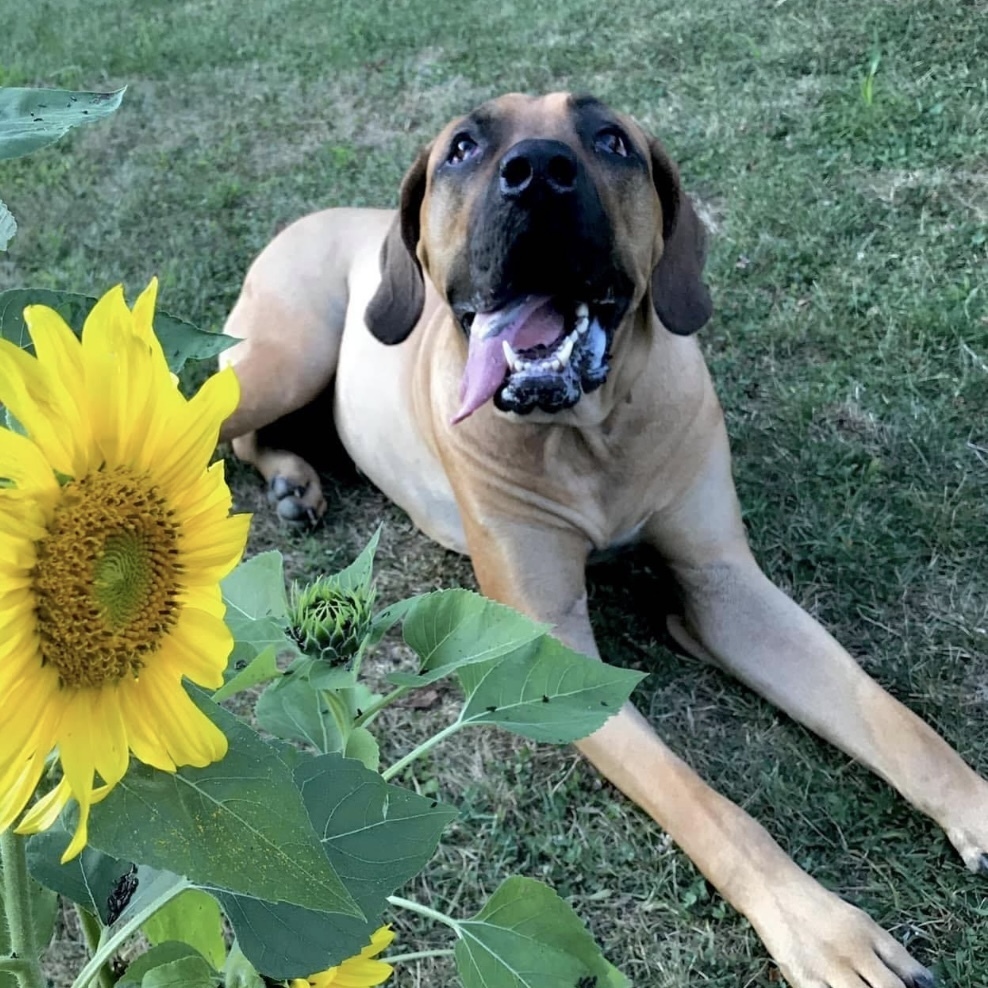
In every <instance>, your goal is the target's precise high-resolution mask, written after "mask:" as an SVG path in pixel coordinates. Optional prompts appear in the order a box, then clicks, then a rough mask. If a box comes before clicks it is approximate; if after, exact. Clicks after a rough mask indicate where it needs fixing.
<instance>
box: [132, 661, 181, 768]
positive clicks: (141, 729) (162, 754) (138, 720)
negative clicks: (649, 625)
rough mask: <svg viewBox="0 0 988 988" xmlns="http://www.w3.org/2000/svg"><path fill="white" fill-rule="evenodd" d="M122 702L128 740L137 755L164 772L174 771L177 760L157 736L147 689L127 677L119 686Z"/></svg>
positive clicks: (136, 756) (141, 759) (135, 755)
mask: <svg viewBox="0 0 988 988" xmlns="http://www.w3.org/2000/svg"><path fill="white" fill-rule="evenodd" d="M119 689H120V695H121V703H122V704H123V707H124V709H125V710H126V711H127V742H128V744H129V745H130V750H131V751H132V752H133V753H134V757H135V758H136V759H137V760H138V761H141V762H144V764H145V765H150V766H151V767H152V768H156V769H158V770H159V771H161V772H174V771H175V762H174V760H173V759H172V757H171V756H170V755H169V754H168V750H167V748H166V747H165V745H164V742H163V741H162V740H161V738H160V737H159V735H158V732H157V728H156V725H155V724H154V721H153V719H152V717H153V716H154V715H153V713H152V711H151V709H150V708H149V707H148V705H147V703H146V702H145V699H146V692H147V691H146V689H144V687H143V686H142V684H141V682H140V681H139V680H136V679H125V680H123V681H122V682H121V683H120V686H119Z"/></svg>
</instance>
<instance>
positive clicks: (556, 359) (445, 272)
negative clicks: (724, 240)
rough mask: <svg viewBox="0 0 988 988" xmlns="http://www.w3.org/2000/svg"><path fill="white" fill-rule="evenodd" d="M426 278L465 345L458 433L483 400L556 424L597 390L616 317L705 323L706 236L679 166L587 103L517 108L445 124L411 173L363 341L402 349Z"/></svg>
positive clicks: (615, 336)
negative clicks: (559, 414)
mask: <svg viewBox="0 0 988 988" xmlns="http://www.w3.org/2000/svg"><path fill="white" fill-rule="evenodd" d="M423 269H424V270H425V271H426V272H427V273H428V275H429V277H430V279H431V280H432V282H433V284H434V285H435V287H436V289H437V290H438V291H439V293H440V294H441V295H442V296H443V297H444V298H445V300H446V302H447V303H448V304H449V306H450V308H451V309H452V312H453V314H454V316H455V317H456V321H457V323H458V324H459V326H460V327H461V329H462V331H463V333H464V334H465V336H466V337H467V339H468V341H469V345H468V351H467V360H466V366H465V369H464V373H463V380H462V388H461V400H462V405H461V407H460V410H459V412H458V413H457V416H456V419H455V420H456V421H459V420H460V419H463V418H466V416H467V415H470V414H471V413H472V412H474V411H475V410H476V409H477V408H479V407H480V406H481V405H482V404H484V402H486V401H487V400H489V399H490V398H493V399H494V402H495V404H496V406H497V407H498V408H500V409H502V410H503V411H512V412H519V413H525V412H529V411H531V410H533V409H536V408H539V409H542V410H543V411H547V412H556V411H559V410H561V409H564V408H570V407H571V406H573V405H575V404H576V403H577V402H578V401H579V400H580V398H581V396H582V395H583V394H584V393H587V392H590V391H593V390H594V389H596V388H598V387H600V385H601V384H603V383H604V381H605V380H606V378H607V375H608V372H609V370H610V364H611V361H612V352H618V348H621V347H623V346H625V345H628V344H626V342H625V341H624V340H623V339H622V335H623V334H625V333H630V332H631V330H630V329H627V330H625V329H623V326H624V325H625V324H629V325H630V324H631V323H633V322H634V321H633V320H629V319H628V318H627V317H629V315H631V314H633V313H634V312H637V311H638V310H639V309H640V308H641V307H642V306H647V305H650V306H652V307H653V308H654V310H655V312H656V313H657V315H658V317H659V319H660V320H661V322H662V324H663V325H664V326H665V327H666V329H668V330H670V331H671V332H673V333H678V334H681V335H686V334H689V333H693V332H696V330H698V329H699V328H700V327H701V326H702V325H703V324H704V323H705V322H706V321H707V320H708V319H709V318H710V312H711V303H710V295H709V293H708V291H707V288H706V286H705V285H704V284H703V282H702V280H701V277H702V270H703V231H702V226H701V224H700V222H699V220H698V219H697V217H696V215H695V214H694V212H693V209H692V206H691V205H690V202H689V199H688V198H687V197H686V195H685V194H684V192H683V190H682V188H681V186H680V183H679V175H678V173H677V170H676V167H675V165H674V164H673V163H672V162H671V161H670V159H669V158H668V156H667V155H666V153H665V151H664V150H663V149H662V147H661V145H660V144H659V143H658V141H656V140H655V139H654V138H652V137H649V136H648V135H647V134H645V133H644V131H642V129H641V128H640V127H639V126H638V125H637V124H636V123H635V122H634V121H632V120H631V119H630V118H628V117H626V116H623V115H622V114H619V113H615V112H614V111H613V110H611V109H610V108H608V107H607V106H605V105H604V104H603V103H601V102H600V101H599V100H596V99H593V98H592V97H585V96H572V95H568V94H563V93H554V94H551V95H549V96H545V97H539V98H536V97H529V96H522V95H518V94H512V95H508V96H502V97H500V98H499V99H496V100H492V101H491V102H488V103H484V104H483V105H482V106H480V107H478V108H477V109H476V110H474V111H473V112H472V113H470V114H469V115H468V116H466V117H463V118H462V119H458V120H454V121H453V122H452V123H450V124H448V125H447V126H446V127H445V128H444V129H443V131H442V132H441V133H440V134H439V136H438V137H437V138H436V140H435V141H433V143H432V144H431V145H430V146H429V147H428V148H426V149H425V150H424V151H423V152H422V154H421V155H420V156H419V158H418V159H417V160H416V162H415V163H414V164H413V165H412V167H411V169H410V170H409V172H408V174H407V175H406V176H405V180H404V182H403V183H402V188H401V203H400V208H399V212H398V216H397V217H396V220H395V224H394V226H393V228H392V230H391V232H390V233H389V235H388V237H387V240H386V241H385V244H384V246H383V248H382V252H381V274H382V281H381V286H380V288H379V289H378V291H377V294H376V295H375V296H374V298H373V299H372V301H371V303H370V305H369V306H368V309H367V314H366V320H367V325H368V327H369V328H370V330H371V332H373V333H374V335H375V336H377V337H378V339H380V340H382V341H383V342H385V343H400V342H401V341H402V340H404V339H405V338H406V337H407V336H408V334H409V333H410V332H411V331H412V329H413V327H414V326H415V324H416V322H417V321H418V319H419V317H420V315H421V312H422V305H423V298H424V290H423V280H422V278H423V275H422V271H423Z"/></svg>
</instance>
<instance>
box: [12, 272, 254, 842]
mask: <svg viewBox="0 0 988 988" xmlns="http://www.w3.org/2000/svg"><path fill="white" fill-rule="evenodd" d="M156 295H157V281H152V282H151V284H150V285H148V287H147V289H145V291H144V292H143V293H142V294H141V297H140V298H139V299H138V300H137V302H136V304H135V305H134V309H133V311H131V310H130V309H128V308H127V305H126V303H125V302H124V296H123V290H122V288H120V287H119V286H118V287H117V288H114V289H113V290H111V291H110V292H108V293H107V294H106V295H104V296H103V298H101V299H100V300H99V301H98V302H97V303H96V305H95V306H94V307H93V309H92V311H91V312H90V314H89V316H88V318H87V319H86V323H85V326H84V328H83V331H82V338H81V340H80V339H79V338H78V337H77V336H76V335H75V334H74V333H73V332H72V330H71V329H69V327H68V326H67V325H66V324H65V322H64V321H63V320H62V318H61V317H60V316H59V315H58V313H56V312H54V311H53V310H51V309H48V308H45V307H43V306H29V307H28V308H27V309H25V310H24V320H25V322H26V323H27V326H28V329H29V331H30V334H31V339H32V341H33V343H34V351H35V355H34V356H32V355H31V354H29V353H28V352H27V351H25V350H22V349H20V348H18V347H16V346H14V345H13V344H11V343H9V342H6V341H3V340H0V402H2V403H3V404H4V405H6V406H7V408H8V410H9V412H10V414H11V415H13V416H14V418H15V419H16V420H17V422H18V423H19V424H20V426H21V427H22V429H23V432H24V433H26V434H21V433H20V432H15V431H12V430H11V429H3V428H0V698H2V700H0V702H2V704H3V718H2V720H3V727H4V729H3V731H2V733H0V832H2V831H3V830H5V829H6V828H7V827H9V826H10V825H11V824H12V823H14V821H15V820H16V819H17V817H18V816H19V815H20V813H21V811H22V810H23V809H24V807H25V806H26V805H27V804H28V802H29V801H30V799H31V796H32V793H33V792H34V790H35V787H36V786H37V784H38V781H39V779H40V778H41V774H42V772H43V771H44V769H45V765H46V762H47V760H48V758H49V756H50V755H51V754H52V753H53V752H57V757H58V760H59V761H60V763H61V770H62V776H61V781H60V782H59V783H58V785H56V786H55V788H54V789H52V790H51V792H49V793H48V794H47V795H46V796H44V797H42V798H41V799H39V800H38V801H37V802H36V803H35V805H34V806H33V807H32V808H31V810H30V811H29V812H28V813H27V814H26V815H25V817H24V819H23V820H22V821H21V823H20V826H19V827H18V828H17V829H18V832H20V833H37V832H38V831H40V830H44V829H46V828H47V827H50V826H51V825H52V824H53V823H54V822H55V819H56V818H57V817H58V815H59V813H60V812H61V811H62V809H63V808H64V807H65V806H66V804H67V803H68V802H69V800H70V799H74V800H75V801H76V802H77V803H78V806H79V822H78V826H77V827H76V830H75V834H74V836H73V838H72V841H71V842H70V844H69V846H68V848H67V849H66V851H65V854H64V856H63V858H62V860H63V861H67V860H69V859H70V858H72V857H74V856H75V855H77V854H78V853H79V852H80V851H81V850H82V848H83V847H84V846H85V844H86V833H87V821H88V817H89V809H90V806H91V805H92V804H93V803H95V802H97V801H99V800H100V799H102V798H103V797H104V796H106V794H107V793H108V792H109V791H110V790H111V789H112V788H113V787H114V786H115V785H116V784H117V783H118V782H119V781H120V780H121V778H123V775H124V773H125V772H126V771H127V765H128V762H129V759H130V753H131V752H132V753H133V754H134V755H135V756H136V757H137V758H138V759H140V761H142V762H144V763H146V764H148V765H151V766H153V767H154V768H157V769H161V770H162V771H165V772H174V771H175V769H176V767H177V766H179V765H194V766H200V767H201V766H204V765H208V764H210V763H211V762H214V761H217V760H218V759H220V758H222V757H223V756H224V755H225V754H226V747H227V742H226V738H225V737H224V735H223V733H222V732H221V731H220V730H219V729H218V728H217V727H216V726H215V725H214V724H213V723H212V722H211V721H210V720H209V719H208V718H207V717H206V716H205V715H204V714H203V713H202V712H201V711H200V710H199V708H198V707H196V705H195V704H194V703H193V702H192V700H191V699H190V698H189V697H188V695H187V694H186V692H185V688H184V686H183V684H182V680H183V677H185V678H188V679H189V680H190V681H192V682H194V683H198V684H199V685H200V686H205V687H218V686H220V685H221V684H222V682H223V670H224V668H225V666H226V662H227V659H228V657H229V654H230V651H231V649H232V647H233V641H232V638H231V635H230V632H229V631H228V630H227V627H226V625H225V624H224V622H223V614H224V605H223V600H222V597H221V595H220V589H219V581H220V580H221V579H222V578H223V577H224V576H225V575H226V574H227V573H229V572H230V570H231V569H233V567H234V566H235V565H236V564H237V561H238V560H239V559H240V557H241V554H242V553H243V549H244V543H245V541H246V538H247V529H248V525H249V522H250V516H249V515H234V516H230V514H229V511H230V506H231V497H230V491H229V488H228V487H227V486H226V483H225V481H224V477H223V464H222V463H221V462H220V463H215V464H213V466H211V467H210V466H209V465H208V464H209V459H210V457H211V456H212V453H213V450H214V448H215V446H216V440H217V435H218V432H219V427H220V423H222V422H223V420H224V419H225V418H226V417H227V416H228V415H229V414H230V413H231V412H232V411H233V409H234V408H235V407H236V404H237V401H238V399H239V387H238V384H237V380H236V378H235V377H234V375H233V373H232V372H231V371H229V370H225V371H222V372H221V373H219V374H216V375H214V376H213V377H211V378H210V379H209V380H208V381H206V383H205V384H204V385H203V386H202V388H201V389H200V390H199V392H198V394H196V395H195V397H193V398H192V399H191V400H188V401H187V400H186V399H185V398H184V397H183V396H182V395H181V393H180V392H179V390H178V388H177V386H176V384H175V379H174V377H173V376H172V374H171V373H170V372H169V369H168V365H167V362H166V361H165V356H164V353H163V351H162V348H161V345H160V343H159V342H158V339H157V337H156V336H155V335H154V332H153V330H152V326H151V321H152V317H153V314H154V304H155V297H156Z"/></svg>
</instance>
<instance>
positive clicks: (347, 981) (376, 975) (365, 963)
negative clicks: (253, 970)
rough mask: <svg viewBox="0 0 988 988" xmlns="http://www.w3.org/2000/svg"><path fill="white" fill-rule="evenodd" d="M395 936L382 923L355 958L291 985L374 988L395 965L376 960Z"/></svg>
mask: <svg viewBox="0 0 988 988" xmlns="http://www.w3.org/2000/svg"><path fill="white" fill-rule="evenodd" d="M394 938H395V935H394V932H393V931H392V929H391V927H390V926H382V927H381V928H380V929H379V930H378V931H377V932H376V933H375V934H374V935H373V936H372V937H371V942H370V943H369V944H368V945H367V946H366V947H364V949H363V950H361V951H360V953H359V954H357V955H356V956H355V957H348V958H347V959H346V960H345V961H343V962H342V963H340V964H339V965H338V966H337V967H331V968H329V969H328V970H326V971H320V972H319V973H318V974H310V975H309V976H308V977H307V978H295V979H294V980H293V981H290V982H289V988H373V986H374V985H383V984H384V982H385V981H387V980H388V978H390V977H391V972H392V971H393V970H394V968H393V967H392V966H391V965H390V964H385V963H384V961H375V960H373V959H372V958H374V957H376V956H377V955H378V954H379V953H380V952H381V951H382V950H384V949H385V948H386V947H387V946H388V945H389V944H390V943H391V941H392V940H394Z"/></svg>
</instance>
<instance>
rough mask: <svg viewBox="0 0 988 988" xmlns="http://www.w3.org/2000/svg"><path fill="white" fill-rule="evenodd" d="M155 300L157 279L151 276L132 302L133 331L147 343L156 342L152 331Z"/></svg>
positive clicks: (156, 298) (156, 296)
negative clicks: (145, 286)
mask: <svg viewBox="0 0 988 988" xmlns="http://www.w3.org/2000/svg"><path fill="white" fill-rule="evenodd" d="M157 301H158V279H157V278H152V279H151V280H150V281H149V282H148V285H147V288H145V289H144V291H143V292H141V294H140V295H138V296H137V301H136V302H135V303H134V331H135V332H136V333H138V335H140V337H141V338H142V339H144V340H146V341H147V342H148V343H155V344H158V337H157V336H156V335H155V332H154V309H155V305H156V303H157ZM158 345H159V347H160V344H158ZM162 357H164V354H162Z"/></svg>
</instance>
